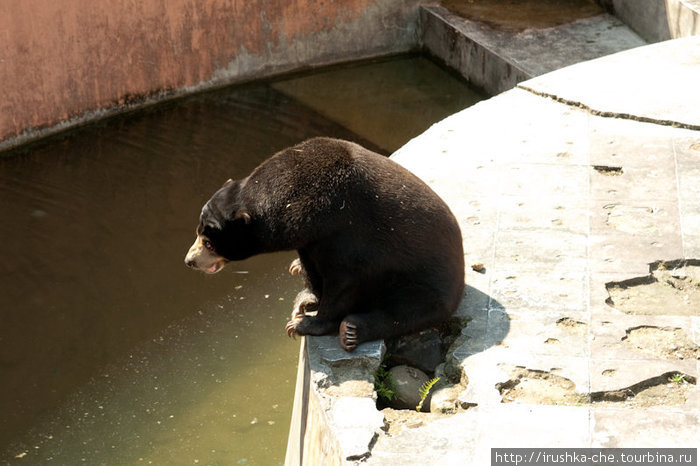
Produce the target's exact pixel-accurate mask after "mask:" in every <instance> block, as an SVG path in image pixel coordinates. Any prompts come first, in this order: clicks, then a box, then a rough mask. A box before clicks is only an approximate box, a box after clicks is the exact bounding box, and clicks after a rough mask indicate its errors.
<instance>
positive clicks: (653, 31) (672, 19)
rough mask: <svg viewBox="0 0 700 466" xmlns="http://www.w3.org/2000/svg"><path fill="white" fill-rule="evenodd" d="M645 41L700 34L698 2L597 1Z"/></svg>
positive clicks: (689, 0)
mask: <svg viewBox="0 0 700 466" xmlns="http://www.w3.org/2000/svg"><path fill="white" fill-rule="evenodd" d="M598 2H599V3H600V4H601V5H603V6H604V7H605V8H607V9H608V10H609V11H610V12H611V13H613V14H614V15H615V16H617V17H618V18H619V19H620V20H622V21H623V22H624V23H625V24H627V25H628V26H629V27H630V28H632V29H633V30H634V31H635V32H636V33H637V34H639V35H640V36H641V37H642V38H644V40H646V41H648V42H661V41H664V40H669V39H678V38H680V37H688V36H696V35H699V34H700V0H598Z"/></svg>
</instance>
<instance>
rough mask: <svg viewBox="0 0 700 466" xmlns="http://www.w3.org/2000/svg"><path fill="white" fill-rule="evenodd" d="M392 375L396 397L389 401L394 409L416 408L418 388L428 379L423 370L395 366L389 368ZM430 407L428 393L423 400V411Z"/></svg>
mask: <svg viewBox="0 0 700 466" xmlns="http://www.w3.org/2000/svg"><path fill="white" fill-rule="evenodd" d="M389 374H391V377H392V388H393V389H394V392H395V393H396V398H395V399H394V400H392V401H390V402H389V406H391V407H392V408H394V409H416V406H417V405H418V403H420V389H421V387H422V386H423V384H425V383H427V382H428V381H429V380H430V379H429V378H428V376H427V375H426V374H425V372H423V371H421V370H420V369H416V368H415V367H409V366H396V367H392V368H391V369H389ZM429 409H430V394H428V397H427V399H426V400H425V401H424V402H423V411H426V412H427V411H428V410H429Z"/></svg>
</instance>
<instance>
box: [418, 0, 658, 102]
mask: <svg viewBox="0 0 700 466" xmlns="http://www.w3.org/2000/svg"><path fill="white" fill-rule="evenodd" d="M421 25H422V27H421V40H422V45H423V47H424V48H425V49H426V50H427V51H428V52H429V53H430V54H432V55H433V56H435V57H436V58H438V59H439V60H441V61H443V62H444V63H445V64H447V65H448V66H449V67H451V68H453V69H455V70H457V71H458V72H460V73H461V74H462V76H464V77H465V78H466V79H467V80H468V81H470V82H472V83H473V84H475V85H477V86H479V87H481V88H483V89H484V90H485V91H486V92H488V93H490V94H493V95H495V94H498V93H500V92H503V91H506V90H508V89H511V88H513V87H514V86H515V85H516V84H517V83H519V82H521V81H524V80H526V79H530V78H533V77H535V76H539V75H542V74H544V73H548V72H550V71H554V70H556V69H559V68H563V67H565V66H568V65H572V64H574V63H579V62H582V61H586V60H591V59H593V58H598V57H601V56H605V55H609V54H611V53H615V52H620V51H622V50H627V49H631V48H634V47H639V46H641V45H645V44H646V42H645V41H644V40H642V39H641V38H640V37H639V36H637V35H636V34H635V33H634V32H632V31H631V30H630V29H629V28H628V27H626V26H625V25H624V24H623V23H622V22H621V21H619V20H618V19H616V18H615V17H613V16H611V15H607V14H602V15H598V16H594V17H591V18H584V19H580V20H577V21H574V22H572V23H568V24H564V25H561V26H556V27H550V28H544V29H526V30H525V31H522V32H515V31H510V30H499V29H494V28H492V27H489V26H487V25H485V24H482V23H479V22H476V21H472V20H469V19H466V18H463V17H461V16H457V15H455V14H453V13H451V12H449V11H448V10H447V9H445V8H443V7H439V6H424V7H421Z"/></svg>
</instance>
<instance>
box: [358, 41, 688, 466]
mask: <svg viewBox="0 0 700 466" xmlns="http://www.w3.org/2000/svg"><path fill="white" fill-rule="evenodd" d="M697 83H700V38H689V39H681V40H676V41H672V42H666V43H661V44H657V45H653V46H647V47H645V48H643V49H637V50H633V51H630V52H624V53H621V54H617V55H613V56H610V57H606V58H602V59H598V60H593V61H590V62H586V63H582V64H579V65H575V66H573V67H569V68H566V69H563V70H561V71H556V72H553V73H550V74H547V75H544V76H542V77H539V78H535V79H533V80H530V81H527V82H525V83H522V84H521V85H520V86H519V87H518V88H516V89H513V90H511V91H508V92H505V93H503V94H501V95H499V96H497V97H495V98H492V99H490V100H488V101H485V102H482V103H480V104H478V105H476V106H474V107H471V108H469V109H467V110H465V111H463V112H460V113H457V114H455V115H453V116H451V117H449V118H447V119H446V120H444V121H442V122H440V123H438V124H436V125H434V126H433V127H432V128H431V129H430V130H428V131H427V132H426V133H424V134H423V135H421V136H420V137H418V138H416V139H414V140H413V141H411V142H410V143H409V144H407V145H406V146H404V147H403V148H402V149H401V150H400V151H398V152H397V153H396V154H395V155H394V156H393V158H394V160H396V161H398V162H399V163H401V164H403V165H404V166H406V167H408V168H409V169H411V170H412V171H413V172H414V173H416V174H418V175H419V176H420V177H421V178H423V179H424V180H425V181H426V182H428V183H429V184H430V185H431V186H432V187H433V188H434V189H435V190H436V191H437V192H438V193H439V194H440V195H441V196H443V198H444V199H445V200H446V201H447V202H448V203H449V204H450V206H451V208H452V209H453V211H454V213H455V215H456V216H457V218H458V219H459V221H460V224H461V227H462V233H463V235H464V244H465V252H466V262H467V268H468V270H467V283H468V285H469V287H471V290H472V292H471V293H470V292H469V290H468V293H467V298H466V299H465V301H464V303H463V305H462V307H461V308H460V310H459V313H460V314H461V315H462V316H464V317H468V318H470V319H471V320H470V321H469V323H468V325H467V326H466V327H465V329H464V331H463V336H462V337H461V339H460V340H459V344H458V345H457V346H456V348H455V349H454V352H453V353H452V355H451V358H453V362H454V363H455V364H457V365H458V366H460V367H461V368H462V370H463V371H464V374H465V375H466V377H468V379H469V384H468V386H467V388H466V390H465V391H464V392H463V393H462V394H461V395H460V399H461V400H463V401H467V402H469V403H471V404H472V405H475V406H474V407H472V408H470V409H468V410H465V411H463V412H460V413H457V414H454V415H452V416H449V417H446V418H444V419H440V420H436V421H433V422H425V423H422V424H420V423H419V425H418V426H417V427H414V428H405V429H404V430H402V431H400V432H398V433H397V434H395V435H393V436H389V435H387V434H380V435H379V437H378V439H377V441H376V444H375V445H374V446H373V448H372V452H371V456H370V457H369V458H368V459H367V460H366V461H367V462H368V463H370V464H404V465H408V464H429V463H430V462H433V461H434V462H439V464H474V465H482V464H489V458H490V448H491V447H557V446H567V447H574V446H575V447H586V446H592V447H623V446H625V447H654V446H658V447H672V446H677V447H698V445H699V444H700V391H699V390H698V387H697V377H698V369H699V366H700V363H699V362H698V359H699V355H700V350H699V349H698V342H699V341H700V305H698V303H699V302H700V301H698V295H697V294H698V293H700V284H699V283H700V280H699V279H698V277H699V276H700V275H698V274H699V273H700V272H699V271H700V262H693V261H692V259H700V92H698V87H697ZM686 260H690V261H689V262H688V261H686ZM671 261H681V262H671ZM476 263H481V264H483V265H484V267H485V270H483V271H482V272H481V273H479V272H475V271H473V270H472V269H471V268H470V267H469V265H471V264H476ZM652 271H655V272H654V273H655V274H657V275H658V277H661V275H659V274H662V275H663V277H662V278H663V279H661V280H659V281H656V282H655V283H654V280H653V279H651V278H650V277H652V275H650V273H651V272H652ZM657 275H654V276H657ZM630 280H631V281H630ZM620 282H621V283H620ZM653 287H657V288H653ZM664 287H665V288H664ZM476 291H478V292H480V293H477V292H476ZM664 293H666V294H664ZM655 296H656V297H659V296H661V298H660V299H657V300H656V301H654V299H655V298H654V297H655ZM671 377H675V381H671V380H670V378H671Z"/></svg>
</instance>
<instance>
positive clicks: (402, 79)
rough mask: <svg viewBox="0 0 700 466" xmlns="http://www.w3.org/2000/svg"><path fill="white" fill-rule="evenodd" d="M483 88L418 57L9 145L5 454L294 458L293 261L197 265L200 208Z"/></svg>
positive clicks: (130, 459)
mask: <svg viewBox="0 0 700 466" xmlns="http://www.w3.org/2000/svg"><path fill="white" fill-rule="evenodd" d="M483 97H484V96H483V95H481V94H479V93H476V92H474V91H473V90H472V89H470V88H469V87H468V86H466V85H465V84H464V83H463V82H461V81H458V80H457V79H455V78H454V77H453V76H452V75H451V74H449V73H447V72H445V71H444V70H442V69H441V68H439V67H437V66H436V65H434V64H432V63H431V62H430V61H428V60H426V59H423V58H419V57H403V58H401V59H392V60H384V61H378V62H371V63H361V64H355V65H353V66H343V67H335V68H332V69H326V70H321V71H317V72H315V73H313V74H306V75H298V76H289V77H286V78H284V79H278V80H275V81H270V82H261V83H254V84H250V85H245V86H238V87H233V88H228V89H224V90H220V91H217V92H212V93H207V94H201V95H198V96H194V97H191V98H187V99H183V100H178V101H175V102H171V103H168V104H165V105H160V106H157V107H153V108H150V109H148V110H146V111H141V112H138V113H134V114H131V115H127V116H122V117H119V118H115V119H111V120H108V121H104V122H101V123H99V124H96V125H92V126H89V127H85V128H83V129H81V130H77V131H72V132H70V133H67V134H65V135H62V136H61V137H58V138H53V139H52V140H50V141H48V142H44V143H41V144H37V145H34V146H31V147H28V148H25V149H23V150H21V151H15V152H13V153H9V154H4V156H0V200H1V201H0V215H1V217H2V219H3V221H2V223H0V237H1V238H2V241H0V255H2V257H4V258H5V260H3V261H2V262H0V322H2V325H1V326H0V348H2V352H1V353H0V380H2V384H0V418H2V422H0V463H3V464H81V463H84V464H108V465H113V464H120V465H128V464H278V463H281V462H282V461H283V458H284V450H285V447H286V437H287V432H288V428H289V418H290V414H291V405H292V398H293V390H294V382H295V381H294V377H295V371H296V361H297V353H298V343H297V342H295V341H293V340H290V339H288V338H287V337H286V335H285V332H284V324H285V323H286V321H287V319H288V316H289V312H290V310H291V302H292V300H293V298H294V296H295V294H296V292H297V291H298V289H299V288H300V287H301V283H300V281H299V279H298V278H294V277H291V276H289V274H288V273H287V266H288V264H289V262H291V260H292V259H293V258H294V257H295V256H294V254H293V253H279V254H270V255H263V256H259V257H255V258H252V259H249V260H247V261H244V262H240V263H234V264H231V265H230V266H229V267H228V268H227V269H225V270H224V271H223V272H221V273H220V274H217V275H214V276H206V275H204V274H199V273H196V272H194V271H192V270H188V269H186V267H185V266H184V264H183V258H184V254H185V252H186V250H187V248H188V247H189V245H190V244H191V242H192V240H193V239H194V228H195V226H196V223H197V217H198V214H199V210H200V208H201V206H202V204H203V203H204V202H205V201H206V200H207V199H208V198H209V196H210V195H211V194H212V193H213V192H214V191H215V190H216V189H217V188H218V187H219V186H220V185H221V184H222V183H223V182H224V181H225V180H226V179H227V178H229V177H233V178H238V177H243V176H246V175H247V174H248V173H249V172H250V170H252V169H253V168H254V167H255V166H256V165H257V164H258V163H260V162H261V161H262V160H263V159H265V158H266V157H268V156H270V155H272V154H273V153H274V152H276V151H277V150H280V149H282V148H284V147H287V146H289V145H292V144H294V143H297V142H299V141H301V140H303V139H306V138H308V137H312V136H317V135H330V136H335V137H342V138H347V139H351V140H355V141H357V142H360V143H362V144H365V145H367V146H369V147H372V148H374V149H377V150H380V151H382V152H384V153H390V152H391V151H393V150H395V149H397V148H398V147H400V146H401V145H402V144H403V143H405V142H406V141H407V140H408V139H410V138H411V137H413V136H416V135H418V134H419V133H420V132H422V131H423V130H425V129H426V128H427V127H428V126H429V125H430V124H432V123H434V122H435V121H437V120H439V119H441V118H443V117H445V116H447V115H449V114H451V113H454V112H455V111H458V110H460V109H462V108H465V107H467V106H469V105H471V104H473V103H475V102H476V101H478V100H481V99H482V98H483Z"/></svg>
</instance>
